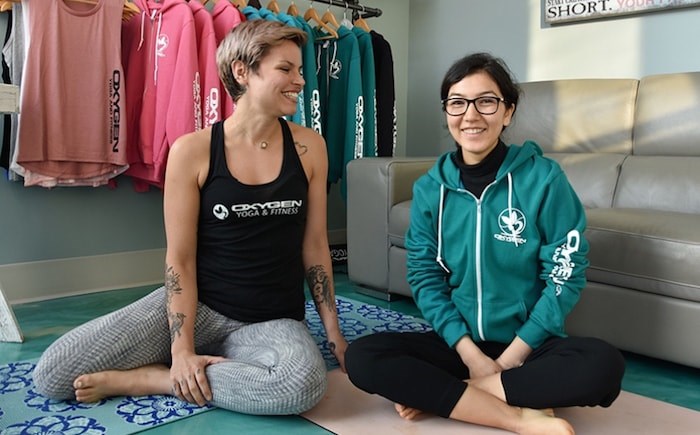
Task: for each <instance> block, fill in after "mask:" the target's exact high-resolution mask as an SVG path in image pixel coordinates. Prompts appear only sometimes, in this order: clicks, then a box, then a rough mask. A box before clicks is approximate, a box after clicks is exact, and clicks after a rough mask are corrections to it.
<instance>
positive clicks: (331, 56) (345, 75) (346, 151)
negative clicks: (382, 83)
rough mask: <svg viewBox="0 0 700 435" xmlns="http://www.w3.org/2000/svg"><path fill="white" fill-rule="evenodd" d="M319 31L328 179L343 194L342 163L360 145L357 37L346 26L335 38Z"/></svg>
mask: <svg viewBox="0 0 700 435" xmlns="http://www.w3.org/2000/svg"><path fill="white" fill-rule="evenodd" d="M320 32H321V31H319V30H316V49H317V51H318V58H319V64H318V67H319V72H318V83H319V85H318V86H319V91H320V93H321V114H322V116H321V119H322V123H323V131H324V132H325V134H324V136H325V139H326V146H327V147H328V182H329V183H338V182H340V183H341V193H343V196H344V194H345V166H346V165H347V163H348V162H349V161H350V160H352V159H353V158H354V157H355V156H356V155H357V154H358V153H361V150H362V146H363V143H362V141H361V139H360V138H361V137H362V128H363V126H362V116H363V115H362V83H361V79H360V75H361V68H360V48H359V46H358V43H357V37H356V36H355V35H354V34H353V33H352V31H351V30H349V29H347V28H346V27H342V26H341V27H340V28H339V29H338V39H335V38H333V39H323V40H319V38H320V37H324V36H326V35H323V34H321V33H320Z"/></svg>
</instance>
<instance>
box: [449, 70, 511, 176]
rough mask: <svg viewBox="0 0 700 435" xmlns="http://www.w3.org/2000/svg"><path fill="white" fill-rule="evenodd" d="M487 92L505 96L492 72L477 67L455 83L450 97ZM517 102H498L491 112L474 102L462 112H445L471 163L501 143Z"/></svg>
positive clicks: (455, 138) (476, 161)
mask: <svg viewBox="0 0 700 435" xmlns="http://www.w3.org/2000/svg"><path fill="white" fill-rule="evenodd" d="M484 96H493V97H497V98H503V95H502V93H501V90H500V89H499V87H498V85H497V84H496V82H495V81H494V80H493V78H491V76H490V75H489V74H488V73H486V72H484V71H477V72H475V73H473V74H470V75H467V76H465V77H464V78H463V79H462V80H460V81H459V82H457V83H455V84H454V85H452V86H451V87H450V89H449V91H448V94H447V98H455V97H459V98H468V99H470V100H471V99H474V98H478V97H484ZM514 110H515V106H513V105H509V104H507V103H503V102H501V103H499V105H498V110H497V111H496V112H495V113H493V114H491V115H482V114H481V113H479V112H478V111H477V110H476V108H475V107H474V104H473V103H470V104H469V108H468V109H467V111H466V112H465V113H464V114H463V115H459V116H452V115H448V114H447V113H445V116H446V117H447V127H448V129H449V131H450V134H451V135H452V137H453V138H454V140H455V141H456V142H457V144H458V145H459V147H460V148H461V149H462V157H463V158H464V162H465V163H466V164H468V165H474V164H477V163H479V162H481V161H482V160H483V159H484V157H486V156H487V155H488V154H489V153H490V152H491V150H493V149H494V148H495V147H496V145H497V144H498V140H499V137H500V135H501V132H502V131H503V128H504V127H505V126H507V125H508V124H510V121H511V118H512V116H513V112H514Z"/></svg>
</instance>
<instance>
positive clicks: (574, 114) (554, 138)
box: [503, 79, 665, 155]
mask: <svg viewBox="0 0 700 435" xmlns="http://www.w3.org/2000/svg"><path fill="white" fill-rule="evenodd" d="M638 85H639V81H638V80H636V79H572V80H552V81H542V82H530V83H522V84H521V88H522V90H523V96H522V98H521V99H520V102H519V103H518V107H517V109H516V112H515V116H514V118H513V122H512V123H511V124H510V125H509V126H508V128H506V130H505V131H504V132H503V140H504V141H505V142H506V143H523V142H524V141H526V140H534V141H535V142H537V143H538V144H539V145H540V146H541V147H542V149H543V150H544V152H545V153H607V154H623V155H624V154H629V153H630V152H631V150H632V128H633V125H634V107H635V102H636V99H637V87H638ZM657 101H659V100H657ZM660 101H665V100H664V99H663V97H662V98H661V99H660Z"/></svg>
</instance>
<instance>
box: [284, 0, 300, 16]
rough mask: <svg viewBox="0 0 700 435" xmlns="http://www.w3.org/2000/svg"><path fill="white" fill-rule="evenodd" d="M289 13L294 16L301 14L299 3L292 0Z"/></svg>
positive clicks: (288, 9)
mask: <svg viewBox="0 0 700 435" xmlns="http://www.w3.org/2000/svg"><path fill="white" fill-rule="evenodd" d="M287 15H291V16H293V17H298V16H299V9H297V5H295V4H294V1H292V3H291V4H290V5H289V7H288V8H287Z"/></svg>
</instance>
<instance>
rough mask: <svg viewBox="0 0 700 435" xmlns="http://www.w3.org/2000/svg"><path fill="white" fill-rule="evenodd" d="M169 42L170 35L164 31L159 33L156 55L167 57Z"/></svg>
mask: <svg viewBox="0 0 700 435" xmlns="http://www.w3.org/2000/svg"><path fill="white" fill-rule="evenodd" d="M169 43H170V39H169V38H168V35H165V34H163V33H161V34H160V35H158V39H157V40H156V56H158V57H165V50H166V49H167V48H168V44H169Z"/></svg>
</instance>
